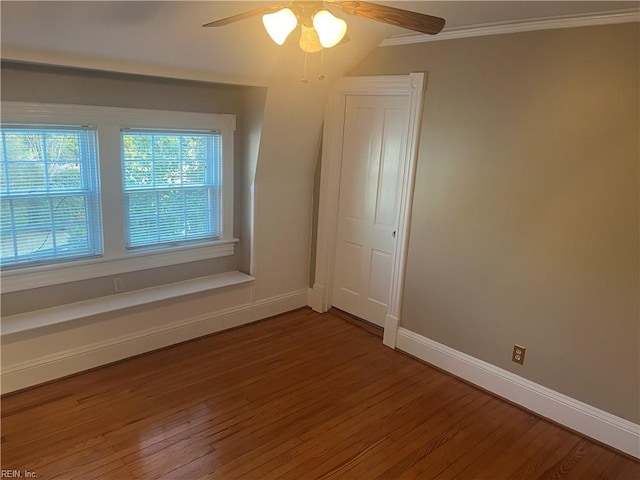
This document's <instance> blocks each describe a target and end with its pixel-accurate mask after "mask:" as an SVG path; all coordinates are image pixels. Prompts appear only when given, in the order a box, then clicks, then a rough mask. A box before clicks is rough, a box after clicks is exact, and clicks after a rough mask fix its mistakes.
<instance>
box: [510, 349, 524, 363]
mask: <svg viewBox="0 0 640 480" xmlns="http://www.w3.org/2000/svg"><path fill="white" fill-rule="evenodd" d="M526 351H527V349H526V348H525V347H523V346H522V345H514V346H513V353H512V354H511V361H512V362H516V363H519V364H520V365H524V352H526Z"/></svg>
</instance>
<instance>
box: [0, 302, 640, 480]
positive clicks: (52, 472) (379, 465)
mask: <svg viewBox="0 0 640 480" xmlns="http://www.w3.org/2000/svg"><path fill="white" fill-rule="evenodd" d="M1 406H2V468H3V469H10V470H22V471H24V470H27V471H31V472H34V473H35V475H37V476H38V478H41V479H43V478H44V479H54V478H55V479H65V480H66V479H69V480H72V479H82V480H89V479H116V480H121V479H152V478H153V479H155V478H161V479H179V480H187V479H205V478H223V479H237V478H247V479H279V478H283V479H287V478H290V479H297V480H298V479H312V478H323V479H356V478H365V479H395V478H398V479H410V478H422V479H438V480H445V479H487V480H500V479H561V478H562V479H598V478H602V479H634V480H636V479H638V478H640V464H639V463H637V462H634V461H633V460H630V459H629V458H626V457H624V456H622V455H619V454H617V453H615V452H614V451H612V450H609V449H607V448H604V447H602V446H600V445H598V444H595V443H593V442H591V441H589V440H587V439H585V438H582V437H580V436H578V435H576V434H573V433H571V432H569V431H566V430H563V429H562V428H559V427H557V426H556V425H553V424H551V423H549V422H547V421H545V420H543V419H541V418H539V417H536V416H534V415H532V414H530V413H528V412H526V411H523V410H521V409H519V408H517V407H514V406H512V405H510V404H508V403H506V402H504V401H501V400H499V399H497V398H495V397H493V396H491V395H489V394H487V393H484V392H482V391H480V390H478V389H475V388H473V387H471V386H469V385H467V384H465V383H463V382H461V381H459V380H457V379H455V378H453V377H451V376H448V375H446V374H443V373H441V372H439V371H437V370H435V369H433V368H431V367H429V366H427V365H424V364H421V363H419V362H418V361H416V360H414V359H412V358H409V357H407V356H405V355H403V354H401V353H398V352H394V351H393V350H390V349H388V348H386V347H383V346H382V343H381V341H380V338H379V337H378V336H376V335H374V334H372V333H370V332H367V331H366V330H363V329H361V328H358V327H357V326H354V325H352V324H349V323H347V322H345V321H343V320H342V319H340V318H338V317H336V316H335V315H333V314H330V313H329V314H324V315H320V314H316V313H314V312H312V311H311V310H308V309H304V310H299V311H296V312H291V313H289V314H286V315H282V316H280V317H276V318H273V319H270V320H267V321H263V322H259V323H256V324H253V325H250V326H246V327H243V328H239V329H235V330H231V331H227V332H223V333H220V334H217V335H213V336H210V337H207V338H203V339H200V340H196V341H193V342H189V343H185V344H181V345H178V346H175V347H172V348H168V349H165V350H162V351H158V352H154V353H151V354H148V355H144V356H141V357H138V358H134V359H131V360H127V361H124V362H121V363H118V364H115V365H111V366H108V367H105V368H101V369H98V370H94V371H91V372H86V373H83V374H80V375H76V376H74V377H70V378H67V379H63V380H59V381H56V382H53V383H50V384H48V385H43V386H40V387H37V388H34V389H31V390H27V391H24V392H21V393H18V394H15V395H10V396H7V397H5V398H3V399H2V405H1ZM23 477H24V474H23Z"/></svg>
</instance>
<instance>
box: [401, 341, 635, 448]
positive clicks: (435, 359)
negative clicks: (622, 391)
mask: <svg viewBox="0 0 640 480" xmlns="http://www.w3.org/2000/svg"><path fill="white" fill-rule="evenodd" d="M396 347H397V348H398V349H399V350H402V351H404V352H407V353H409V354H411V355H413V356H415V357H417V358H419V359H421V360H424V361H425V362H427V363H430V364H432V365H434V366H436V367H438V368H441V369H442V370H445V371H447V372H449V373H451V374H453V375H455V376H457V377H460V378H462V379H464V380H467V381H469V382H471V383H473V384H474V385H477V386H479V387H481V388H483V389H485V390H488V391H490V392H492V393H495V394H496V395H498V396H500V397H502V398H505V399H507V400H509V401H511V402H513V403H516V404H518V405H521V406H523V407H524V408H526V409H528V410H531V411H533V412H535V413H537V414H539V415H541V416H543V417H546V418H548V419H550V420H553V421H554V422H557V423H559V424H561V425H564V426H566V427H568V428H570V429H572V430H575V431H576V432H580V433H582V434H584V435H586V436H588V437H591V438H593V439H595V440H598V441H599V442H602V443H604V444H607V445H610V446H611V447H613V448H616V449H618V450H620V451H622V452H624V453H627V454H629V455H632V456H634V457H636V458H640V425H638V424H635V423H633V422H630V421H628V420H625V419H623V418H620V417H617V416H615V415H612V414H610V413H607V412H605V411H603V410H600V409H598V408H595V407H592V406H591V405H587V404H586V403H583V402H580V401H579V400H576V399H574V398H571V397H568V396H566V395H563V394H561V393H559V392H556V391H554V390H551V389H549V388H547V387H544V386H542V385H539V384H537V383H534V382H532V381H530V380H527V379H525V378H522V377H520V376H518V375H515V374H513V373H511V372H509V371H507V370H504V369H502V368H499V367H496V366H495V365H491V364H490V363H487V362H484V361H482V360H478V359H477V358H474V357H472V356H470V355H467V354H465V353H462V352H459V351H457V350H454V349H453V348H450V347H447V346H446V345H442V344H441V343H438V342H434V341H433V340H430V339H428V338H426V337H423V336H422V335H418V334H417V333H414V332H411V331H409V330H407V329H404V328H399V329H398V337H397V343H396Z"/></svg>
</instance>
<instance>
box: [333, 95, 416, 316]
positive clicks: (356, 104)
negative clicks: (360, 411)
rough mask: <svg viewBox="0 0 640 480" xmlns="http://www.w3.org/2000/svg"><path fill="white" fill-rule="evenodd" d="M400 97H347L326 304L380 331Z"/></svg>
mask: <svg viewBox="0 0 640 480" xmlns="http://www.w3.org/2000/svg"><path fill="white" fill-rule="evenodd" d="M408 116H409V99H408V97H406V96H391V95H390V96H347V98H346V109H345V124H344V137H343V145H342V166H341V179H340V198H339V203H338V231H337V238H336V256H335V268H334V281H333V292H332V299H333V300H332V303H333V305H334V306H336V307H338V308H340V309H342V310H345V311H347V312H349V313H352V314H354V315H356V316H358V317H361V318H364V319H365V320H368V321H371V322H373V323H376V324H378V325H380V326H383V325H384V320H385V316H386V313H387V308H388V303H389V293H390V286H391V275H392V271H393V259H394V250H395V233H394V232H395V230H396V228H397V225H398V220H399V219H398V216H399V205H400V194H401V191H400V189H401V180H402V179H401V177H402V172H403V169H404V164H403V162H404V158H405V154H404V153H405V152H404V148H405V147H404V146H405V145H406V132H407V128H408Z"/></svg>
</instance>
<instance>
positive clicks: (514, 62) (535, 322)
mask: <svg viewBox="0 0 640 480" xmlns="http://www.w3.org/2000/svg"><path fill="white" fill-rule="evenodd" d="M639 40H640V38H639V28H638V24H637V23H636V24H623V25H613V26H602V27H589V28H576V29H564V30H550V31H540V32H530V33H521V34H513V35H498V36H491V37H478V38H468V39H459V40H450V41H442V42H433V43H426V44H419V45H406V46H398V47H387V48H379V49H377V50H376V51H374V52H373V53H372V54H371V55H370V56H369V57H367V58H366V59H365V60H364V61H363V62H362V63H361V64H360V65H359V66H358V67H357V68H356V69H355V70H353V71H352V72H351V74H353V75H372V74H393V73H396V74H397V73H408V72H412V71H426V72H428V74H429V79H428V87H427V94H426V98H425V102H426V104H425V110H424V122H423V127H422V135H421V140H420V153H419V160H418V169H417V179H416V186H415V199H414V207H413V217H412V224H411V239H410V247H409V256H408V270H407V277H406V290H405V297H404V302H403V313H402V320H401V322H402V326H404V327H406V328H408V329H409V330H412V331H414V332H416V333H419V334H421V335H424V336H426V337H428V338H431V339H433V340H435V341H438V342H441V343H443V344H446V345H448V346H450V347H453V348H455V349H457V350H459V351H462V352H465V353H467V354H470V355H472V356H474V357H477V358H480V359H482V360H485V361H487V362H490V363H492V364H494V365H497V366H499V367H501V368H504V369H507V370H510V371H512V372H515V373H516V374H518V375H522V376H523V377H525V378H528V379H530V380H533V381H535V382H538V383H540V384H543V385H545V386H547V387H549V388H552V389H554V390H556V391H559V392H561V393H564V394H566V395H569V396H571V397H574V398H576V399H578V400H581V401H583V402H585V403H588V404H590V405H593V406H596V407H599V408H601V409H603V410H606V411H608V412H611V413H613V414H615V415H618V416H620V417H623V418H626V419H628V420H631V421H633V422H636V423H638V422H639V421H640V411H639V410H640V407H639V406H640V397H639V394H640V325H639V324H640V312H639V308H640V281H639V268H640V261H639V246H640V237H639V188H638V184H639V146H640V138H639V131H640V125H639V109H638V107H639V94H638V90H639V80H640V79H639V76H638V72H639V58H640V52H639V45H640V41H639ZM514 343H519V344H522V345H524V346H526V347H527V355H526V362H525V365H524V366H519V365H516V364H514V363H512V362H511V361H510V354H511V348H512V346H513V344H514Z"/></svg>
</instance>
